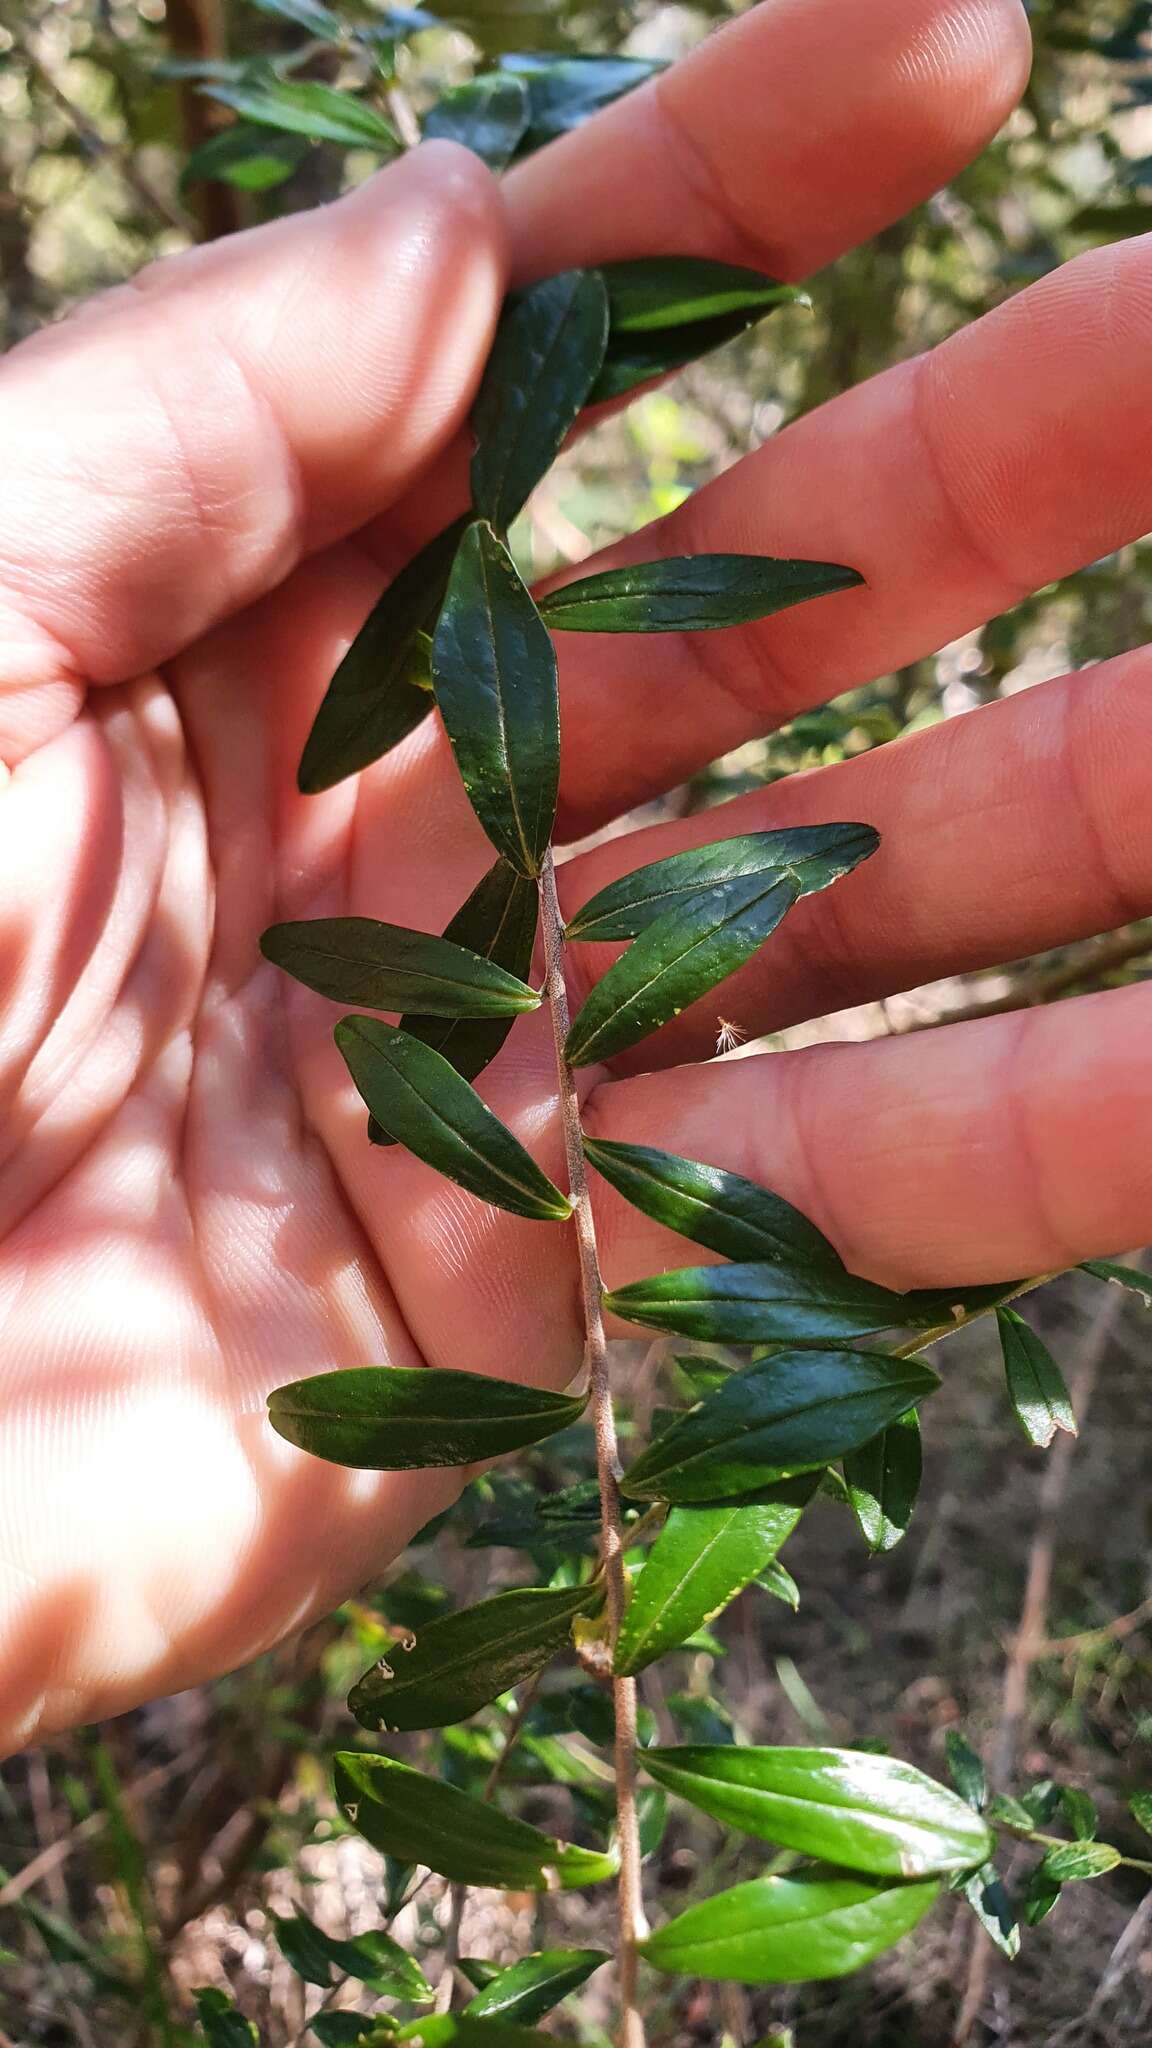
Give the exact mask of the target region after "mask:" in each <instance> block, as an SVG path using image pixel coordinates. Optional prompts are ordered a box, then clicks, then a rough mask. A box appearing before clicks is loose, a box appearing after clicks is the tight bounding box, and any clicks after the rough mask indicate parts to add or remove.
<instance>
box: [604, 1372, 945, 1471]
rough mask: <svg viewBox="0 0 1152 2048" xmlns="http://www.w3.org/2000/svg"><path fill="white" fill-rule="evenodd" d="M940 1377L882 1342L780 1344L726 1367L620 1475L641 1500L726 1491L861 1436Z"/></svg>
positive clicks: (840, 1449)
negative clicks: (725, 1374)
mask: <svg viewBox="0 0 1152 2048" xmlns="http://www.w3.org/2000/svg"><path fill="white" fill-rule="evenodd" d="M939 1384H940V1382H939V1380H938V1379H937V1377H936V1375H935V1373H934V1372H931V1371H930V1370H929V1369H928V1367H927V1366H925V1365H923V1364H922V1363H921V1361H920V1360H919V1359H916V1358H892V1357H889V1356H888V1354H887V1353H886V1352H865V1351H839V1350H835V1351H834V1350H828V1351H780V1352H777V1353H775V1354H774V1356H772V1357H771V1358H764V1359H759V1360H757V1361H756V1363H755V1364H753V1365H750V1366H746V1367H745V1368H744V1370H743V1371H742V1372H738V1373H733V1375H732V1377H731V1379H729V1380H728V1381H726V1383H725V1384H724V1386H722V1387H721V1388H720V1389H719V1390H718V1391H717V1392H716V1393H715V1394H710V1395H709V1396H708V1398H707V1400H706V1401H702V1402H701V1403H700V1406H699V1407H698V1408H694V1409H692V1410H691V1412H690V1413H689V1414H688V1415H686V1416H685V1417H684V1420H683V1421H682V1422H678V1423H676V1424H675V1425H674V1427H673V1428H672V1429H670V1430H668V1431H667V1432H666V1433H665V1435H663V1436H661V1437H658V1438H657V1439H656V1441H655V1443H653V1444H651V1445H650V1446H649V1448H648V1449H647V1450H646V1451H645V1452H644V1453H643V1455H642V1456H641V1457H640V1458H638V1459H637V1461H636V1463H635V1464H634V1465H632V1466H630V1467H629V1469H628V1471H627V1472H626V1473H625V1474H624V1477H623V1480H622V1481H621V1484H622V1487H623V1490H624V1492H625V1493H626V1494H628V1495H630V1496H632V1497H634V1498H639V1499H641V1500H673V1501H699V1500H713V1501H714V1500H730V1499H731V1498H732V1497H733V1496H734V1495H739V1494H742V1493H751V1492H753V1491H754V1490H756V1489H757V1488H762V1487H765V1486H769V1485H772V1484H773V1483H774V1482H775V1481H776V1480H778V1479H783V1478H787V1477H788V1476H789V1475H790V1474H792V1473H794V1472H800V1471H805V1470H810V1471H815V1470H816V1469H817V1467H819V1466H823V1465H826V1464H827V1463H828V1461H829V1459H830V1458H836V1457H841V1456H842V1455H843V1453H844V1452H845V1451H848V1450H854V1449H855V1448H856V1446H857V1444H862V1443H867V1441H868V1439H869V1437H872V1436H875V1434H876V1431H877V1430H878V1429H882V1428H883V1427H884V1425H885V1423H887V1422H892V1421H895V1419H896V1417H897V1415H903V1413H904V1411H905V1409H906V1408H909V1407H911V1406H912V1405H913V1403H914V1402H917V1401H921V1400H923V1399H924V1398H925V1397H926V1395H928V1394H931V1393H934V1392H935V1391H936V1389H937V1387H938V1386H939Z"/></svg>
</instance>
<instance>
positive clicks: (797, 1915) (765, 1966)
mask: <svg viewBox="0 0 1152 2048" xmlns="http://www.w3.org/2000/svg"><path fill="white" fill-rule="evenodd" d="M939 1893H940V1881H939V1879H938V1878H930V1879H927V1880H925V1881H923V1882H921V1883H919V1884H892V1883H887V1884H885V1883H884V1882H882V1881H880V1880H878V1879H875V1878H873V1879H868V1878H865V1877H851V1876H847V1875H845V1873H844V1872H843V1871H839V1870H832V1869H828V1868H826V1867H824V1866H823V1865H821V1864H817V1865H815V1866H814V1867H813V1868H812V1869H810V1870H800V1871H796V1872H795V1873H794V1874H793V1875H792V1876H790V1877H761V1878H754V1879H753V1880H752V1882H751V1883H750V1884H738V1885H736V1886H734V1887H733V1889H732V1890H731V1891H727V1892H721V1893H720V1894H719V1895H718V1897H716V1898H714V1899H707V1900H706V1901H705V1902H704V1904H703V1905H699V1906H689V1908H688V1910H687V1912H685V1913H681V1914H679V1915H678V1917H677V1918H676V1919H675V1920H671V1921H669V1923H668V1925H667V1926H666V1927H661V1928H659V1929H658V1930H657V1932H656V1933H655V1934H653V1935H651V1936H650V1937H649V1939H648V1940H647V1941H646V1942H644V1943H643V1945H642V1949H641V1953H642V1955H643V1956H644V1958H645V1961H646V1962H649V1963H651V1964H652V1965H653V1967H654V1968H655V1969H657V1970H665V1971H670V1972H672V1973H674V1974H675V1975H677V1976H685V1977H704V1978H707V1979H709V1980H712V1981H716V1982H721V1983H723V1982H730V1983H734V1984H803V1983H809V1982H815V1981H817V1980H820V1979H823V1978H827V1977H845V1976H847V1975H848V1973H849V1972H850V1971H852V1970H859V1969H860V1968H862V1966H863V1965H864V1964H865V1963H870V1962H871V1961H872V1959H873V1957H874V1956H878V1955H880V1954H882V1952H883V1951H884V1950H885V1949H887V1948H892V1947H893V1946H894V1944H895V1943H896V1942H898V1941H899V1940H900V1939H901V1938H902V1937H903V1936H904V1935H905V1934H908V1933H909V1932H910V1931H911V1929H912V1928H913V1927H915V1926H916V1924H917V1922H918V1921H920V1920H922V1919H923V1918H924V1915H925V1913H926V1912H927V1911H928V1909H929V1907H930V1906H931V1905H933V1904H934V1902H935V1900H936V1899H937V1898H938V1896H939Z"/></svg>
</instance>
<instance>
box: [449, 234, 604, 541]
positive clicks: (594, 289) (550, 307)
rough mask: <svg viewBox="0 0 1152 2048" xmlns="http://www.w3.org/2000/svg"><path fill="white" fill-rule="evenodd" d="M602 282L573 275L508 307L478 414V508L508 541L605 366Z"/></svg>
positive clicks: (548, 281) (582, 273) (588, 274)
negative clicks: (602, 366) (527, 502)
mask: <svg viewBox="0 0 1152 2048" xmlns="http://www.w3.org/2000/svg"><path fill="white" fill-rule="evenodd" d="M607 335H608V301H607V299H606V297H605V295H604V286H603V284H602V282H601V280H600V276H599V273H598V272H597V271H594V270H566V271H563V272H562V273H561V274H560V275H559V276H558V277H546V278H544V279H543V281H542V282H541V283H540V284H534V285H530V286H529V287H528V289H527V290H526V291H523V292H518V293H517V294H516V295H515V297H513V298H512V299H510V300H509V302H508V304H507V306H506V307H505V310H504V313H503V315H502V316H501V320H500V325H499V326H498V328H497V329H496V339H495V341H494V342H493V344H492V351H491V354H490V355H489V357H488V364H487V368H486V369H485V372H484V376H483V378H482V379H481V383H480V389H479V392H478V393H477V397H476V403H475V405H474V406H473V408H472V426H473V429H474V431H475V434H476V453H475V454H474V455H473V457H472V503H473V505H474V506H475V508H476V512H477V514H478V516H479V517H480V518H481V519H486V520H488V521H489V523H490V524H491V525H492V526H493V527H494V528H495V530H496V532H497V533H506V532H507V530H508V528H509V527H510V526H511V524H512V521H513V520H514V519H515V517H516V514H517V513H518V512H519V511H520V509H521V507H522V506H523V505H524V503H525V501H526V500H527V498H528V495H529V493H530V492H531V491H532V490H533V489H534V488H535V486H536V485H537V484H538V483H539V481H540V479H541V477H542V476H544V475H545V474H546V472H547V471H548V470H549V469H551V467H552V464H553V463H554V461H555V460H556V457H557V455H558V454H559V452H560V449H561V447H562V446H563V444H564V440H565V437H566V436H567V434H568V432H569V430H570V428H571V427H572V426H573V425H574V423H575V421H576V419H577V417H578V415H579V413H580V411H581V409H582V407H583V405H584V404H585V401H586V400H587V397H588V393H589V391H590V390H591V388H592V385H593V382H594V381H595V377H596V373H597V371H598V370H599V368H600V364H601V362H602V361H603V358H604V345H605V341H606V340H607Z"/></svg>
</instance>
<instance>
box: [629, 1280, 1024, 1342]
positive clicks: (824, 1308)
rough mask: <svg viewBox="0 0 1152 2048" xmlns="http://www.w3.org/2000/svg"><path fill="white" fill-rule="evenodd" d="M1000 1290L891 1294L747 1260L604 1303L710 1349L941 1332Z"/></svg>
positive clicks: (647, 1285) (645, 1286)
mask: <svg viewBox="0 0 1152 2048" xmlns="http://www.w3.org/2000/svg"><path fill="white" fill-rule="evenodd" d="M1006 1291H1007V1290H1005V1289H1003V1288H998V1287H989V1288H968V1289H966V1290H962V1291H957V1292H955V1293H945V1292H944V1291H943V1290H940V1291H939V1292H936V1291H932V1290H928V1289H920V1290H917V1291H916V1292H914V1293H911V1294H892V1293H890V1292H889V1290H888V1289H887V1288H886V1287H876V1286H874V1285H873V1283H872V1282H871V1281H870V1280H860V1279H857V1278H856V1276H855V1275H854V1274H852V1273H847V1272H842V1273H839V1274H837V1273H833V1272H829V1271H827V1270H825V1271H814V1270H812V1269H810V1268H809V1269H804V1268H801V1269H798V1270H797V1269H793V1268H789V1267H786V1266H779V1265H771V1264H768V1263H767V1262H753V1263H749V1264H745V1265H731V1266H684V1267H681V1268H680V1269H678V1270H675V1271H673V1272H669V1273H655V1274H653V1275H652V1276H651V1278H650V1279H647V1280H633V1281H631V1282H630V1283H629V1284H628V1285H627V1286H625V1287H617V1288H614V1289H613V1291H612V1293H611V1294H608V1295H606V1296H605V1298H604V1300H605V1307H606V1308H608V1309H610V1310H611V1312H612V1314H613V1315H617V1316H621V1317H622V1318H623V1319H624V1321H625V1322H628V1323H642V1324H643V1325H644V1326H645V1327H646V1328H647V1329H652V1330H671V1331H673V1332H674V1333H675V1334H676V1335H678V1336H681V1337H696V1338H699V1339H700V1340H701V1341H703V1342H705V1343H709V1344H787V1343H791V1344H823V1343H826V1342H828V1341H829V1340H832V1339H836V1338H841V1337H865V1336H868V1335H870V1334H871V1333H872V1332H873V1331H876V1330H889V1329H908V1330H934V1329H937V1328H940V1329H947V1328H948V1326H949V1325H950V1324H951V1323H952V1322H954V1321H955V1319H956V1316H957V1315H958V1314H963V1313H970V1312H971V1311H973V1310H974V1309H976V1308H985V1307H988V1306H990V1305H992V1304H994V1303H995V1301H996V1299H997V1297H998V1296H1000V1295H1002V1294H1003V1293H1004V1292H1006Z"/></svg>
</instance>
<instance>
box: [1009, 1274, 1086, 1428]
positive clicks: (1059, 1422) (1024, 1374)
mask: <svg viewBox="0 0 1152 2048" xmlns="http://www.w3.org/2000/svg"><path fill="white" fill-rule="evenodd" d="M996 1327H997V1329H998V1330H999V1333H1000V1348H1001V1350H1002V1352H1003V1354H1004V1371H1005V1374H1006V1376H1007V1380H1008V1397H1009V1399H1010V1401H1011V1403H1012V1406H1013V1408H1014V1409H1015V1411H1016V1416H1017V1420H1018V1421H1019V1423H1020V1427H1021V1429H1022V1430H1023V1431H1024V1434H1025V1436H1026V1437H1027V1438H1028V1440H1029V1442H1030V1443H1034V1444H1038V1445H1039V1446H1040V1448H1041V1450H1044V1449H1046V1448H1047V1446H1048V1445H1049V1444H1050V1443H1051V1441H1052V1439H1053V1437H1054V1436H1055V1434H1056V1432H1057V1430H1058V1429H1066V1430H1067V1431H1068V1432H1069V1434H1070V1435H1071V1436H1075V1435H1076V1417H1075V1415H1074V1414H1073V1412H1072V1403H1071V1401H1070V1400H1069V1398H1068V1389H1067V1387H1066V1385H1065V1383H1064V1375H1063V1373H1062V1372H1061V1370H1060V1367H1059V1366H1058V1365H1057V1363H1056V1360H1055V1359H1054V1358H1053V1356H1052V1353H1051V1352H1050V1351H1049V1349H1048V1346H1047V1345H1046V1344H1045V1343H1043V1342H1042V1340H1041V1339H1040V1338H1039V1337H1038V1336H1037V1335H1036V1332H1035V1330H1034V1329H1032V1327H1031V1325H1030V1324H1028V1323H1026V1322H1025V1320H1024V1318H1023V1316H1018V1315H1017V1313H1016V1311H1015V1309H1013V1308H998V1309H997V1311H996Z"/></svg>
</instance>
